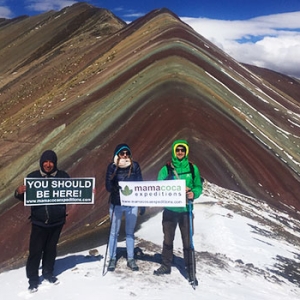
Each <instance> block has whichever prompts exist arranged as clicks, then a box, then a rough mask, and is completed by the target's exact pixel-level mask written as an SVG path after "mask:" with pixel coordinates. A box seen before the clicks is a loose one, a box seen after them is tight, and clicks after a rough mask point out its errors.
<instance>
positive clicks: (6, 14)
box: [0, 6, 13, 19]
mask: <svg viewBox="0 0 300 300" xmlns="http://www.w3.org/2000/svg"><path fill="white" fill-rule="evenodd" d="M12 15H13V13H12V11H11V10H10V9H9V8H8V7H7V6H0V18H5V19H9V18H11V17H12Z"/></svg>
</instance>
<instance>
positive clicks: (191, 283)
mask: <svg viewBox="0 0 300 300" xmlns="http://www.w3.org/2000/svg"><path fill="white" fill-rule="evenodd" d="M188 281H189V284H190V285H194V286H198V280H197V278H196V276H195V278H192V277H189V278H188Z"/></svg>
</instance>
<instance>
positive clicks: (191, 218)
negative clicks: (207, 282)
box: [188, 200, 196, 290]
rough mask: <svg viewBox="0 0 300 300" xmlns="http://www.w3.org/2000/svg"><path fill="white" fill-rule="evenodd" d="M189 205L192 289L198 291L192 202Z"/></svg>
mask: <svg viewBox="0 0 300 300" xmlns="http://www.w3.org/2000/svg"><path fill="white" fill-rule="evenodd" d="M188 204H189V221H190V249H191V254H192V255H191V256H192V278H191V280H192V282H191V284H192V287H193V289H194V290H195V289H196V260H195V248H194V242H193V211H192V200H189V201H188Z"/></svg>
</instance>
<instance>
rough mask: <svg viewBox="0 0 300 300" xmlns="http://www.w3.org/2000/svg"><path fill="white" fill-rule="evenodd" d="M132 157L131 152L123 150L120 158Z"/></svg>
mask: <svg viewBox="0 0 300 300" xmlns="http://www.w3.org/2000/svg"><path fill="white" fill-rule="evenodd" d="M129 156H130V152H129V151H128V150H122V151H120V153H119V157H120V158H128V157H129Z"/></svg>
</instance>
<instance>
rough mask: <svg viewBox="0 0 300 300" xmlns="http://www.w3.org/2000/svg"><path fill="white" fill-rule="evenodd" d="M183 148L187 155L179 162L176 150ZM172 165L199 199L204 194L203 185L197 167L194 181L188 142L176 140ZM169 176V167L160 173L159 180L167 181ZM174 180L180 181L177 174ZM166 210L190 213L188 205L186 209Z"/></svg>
mask: <svg viewBox="0 0 300 300" xmlns="http://www.w3.org/2000/svg"><path fill="white" fill-rule="evenodd" d="M179 145H180V146H183V147H185V148H186V155H185V157H184V158H183V159H182V160H179V159H178V158H177V157H176V148H177V146H179ZM172 164H173V166H174V168H175V170H176V172H177V174H178V176H179V178H180V179H185V182H186V187H188V188H190V189H191V190H192V192H193V193H194V198H198V197H199V196H200V195H201V193H202V183H201V177H200V172H199V169H198V167H197V166H196V165H194V164H193V167H194V179H193V175H192V173H191V169H190V164H189V145H188V142H187V141H186V140H176V141H174V143H173V145H172ZM168 176H169V170H168V167H167V166H166V165H165V166H163V167H162V168H161V169H160V171H159V172H158V177H157V179H158V180H165V179H166V178H167V177H168ZM173 179H178V178H177V177H176V176H175V174H174V175H173ZM165 209H168V210H172V211H175V212H188V205H186V206H185V207H165Z"/></svg>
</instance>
